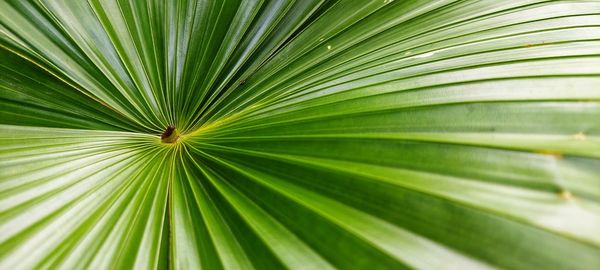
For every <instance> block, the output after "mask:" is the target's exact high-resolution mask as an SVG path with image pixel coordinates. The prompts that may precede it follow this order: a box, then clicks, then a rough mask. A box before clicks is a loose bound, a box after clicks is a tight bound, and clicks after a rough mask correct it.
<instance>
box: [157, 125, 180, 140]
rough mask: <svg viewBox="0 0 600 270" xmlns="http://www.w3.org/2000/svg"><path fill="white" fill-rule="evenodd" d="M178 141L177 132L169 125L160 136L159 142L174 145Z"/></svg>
mask: <svg viewBox="0 0 600 270" xmlns="http://www.w3.org/2000/svg"><path fill="white" fill-rule="evenodd" d="M177 139H179V132H178V131H177V129H176V128H175V126H174V125H169V126H167V128H166V129H165V131H164V132H163V133H162V134H161V135H160V140H161V141H162V142H163V143H175V142H176V141H177Z"/></svg>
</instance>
